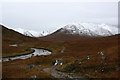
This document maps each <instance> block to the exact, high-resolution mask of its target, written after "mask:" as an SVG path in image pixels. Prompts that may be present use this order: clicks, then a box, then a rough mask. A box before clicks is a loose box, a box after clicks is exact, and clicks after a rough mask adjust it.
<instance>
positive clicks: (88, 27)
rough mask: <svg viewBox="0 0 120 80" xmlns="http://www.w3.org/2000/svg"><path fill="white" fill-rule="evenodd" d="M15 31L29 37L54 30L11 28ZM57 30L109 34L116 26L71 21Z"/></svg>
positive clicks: (46, 33)
mask: <svg viewBox="0 0 120 80" xmlns="http://www.w3.org/2000/svg"><path fill="white" fill-rule="evenodd" d="M13 30H15V31H17V32H20V33H22V34H24V35H26V36H30V37H42V36H46V35H49V34H52V33H53V31H55V30H50V31H52V32H50V31H41V32H37V31H33V30H25V29H22V28H16V29H13ZM57 31H58V32H65V33H66V34H79V35H83V36H84V35H88V36H110V35H115V34H118V28H117V27H116V26H112V25H106V24H95V23H72V24H68V25H66V26H64V27H62V28H60V29H58V30H57Z"/></svg>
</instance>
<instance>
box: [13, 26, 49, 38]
mask: <svg viewBox="0 0 120 80" xmlns="http://www.w3.org/2000/svg"><path fill="white" fill-rule="evenodd" d="M13 30H15V31H17V32H19V33H21V34H23V35H25V36H30V37H42V36H46V35H48V34H49V32H44V31H42V32H37V31H33V30H25V29H22V28H15V29H13Z"/></svg>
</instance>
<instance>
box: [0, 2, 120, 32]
mask: <svg viewBox="0 0 120 80" xmlns="http://www.w3.org/2000/svg"><path fill="white" fill-rule="evenodd" d="M117 15H118V3H117V2H47V3H46V2H36V3H35V2H32V3H29V2H19V3H18V2H5V3H2V24H3V25H5V26H7V27H10V28H23V29H29V30H35V31H43V30H53V29H58V28H59V27H61V26H64V25H66V24H69V23H72V22H92V23H106V24H111V25H117V21H118V20H117V18H118V16H117Z"/></svg>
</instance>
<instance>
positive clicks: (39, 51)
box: [0, 48, 52, 62]
mask: <svg viewBox="0 0 120 80" xmlns="http://www.w3.org/2000/svg"><path fill="white" fill-rule="evenodd" d="M31 49H34V50H35V51H34V52H33V53H30V54H26V55H21V56H15V57H9V58H2V59H1V58H0V62H4V61H11V60H16V59H27V58H30V57H32V56H40V55H50V54H51V53H52V52H51V51H48V50H45V49H37V48H31Z"/></svg>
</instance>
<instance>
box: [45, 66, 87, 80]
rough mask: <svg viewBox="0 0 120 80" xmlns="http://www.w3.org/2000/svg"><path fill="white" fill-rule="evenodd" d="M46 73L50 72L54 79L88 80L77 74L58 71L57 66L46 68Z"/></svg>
mask: <svg viewBox="0 0 120 80" xmlns="http://www.w3.org/2000/svg"><path fill="white" fill-rule="evenodd" d="M44 71H45V72H48V73H49V74H51V75H52V76H53V77H55V78H57V79H59V80H63V79H64V80H88V79H85V78H83V77H81V76H80V75H78V74H75V73H64V72H60V71H57V70H56V66H52V67H50V68H45V69H44Z"/></svg>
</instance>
